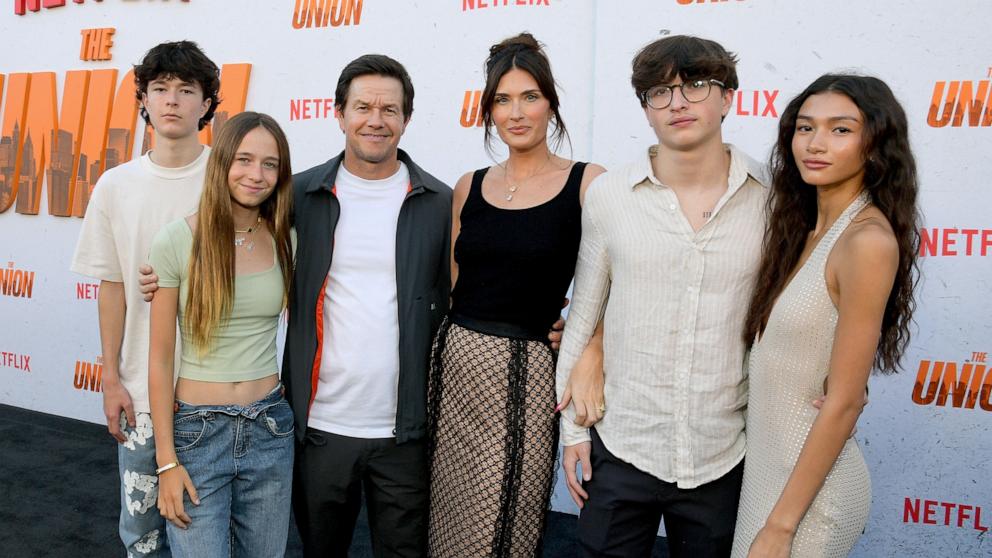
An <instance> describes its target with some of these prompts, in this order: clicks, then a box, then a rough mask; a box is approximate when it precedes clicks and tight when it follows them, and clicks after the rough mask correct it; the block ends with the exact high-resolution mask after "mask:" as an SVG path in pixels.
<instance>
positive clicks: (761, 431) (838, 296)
mask: <svg viewBox="0 0 992 558" xmlns="http://www.w3.org/2000/svg"><path fill="white" fill-rule="evenodd" d="M772 163H773V184H772V192H771V198H770V200H769V206H770V209H771V214H770V216H769V222H768V227H767V230H766V235H765V244H764V254H763V256H762V262H761V266H760V269H759V275H758V280H757V282H756V285H755V291H754V294H753V296H752V299H751V305H750V309H749V311H748V317H747V321H746V324H745V329H744V338H745V340H746V342H748V343H751V342H753V345H752V347H751V352H750V356H749V359H748V363H747V365H748V374H749V395H748V415H747V428H746V431H747V459H746V461H745V466H744V485H743V489H742V491H741V502H740V509H739V513H738V518H737V529H736V533H735V539H734V549H733V556H735V557H742V558H743V557H745V556H748V557H788V556H796V557H813V556H846V555H847V554H848V553H849V552H850V550H851V548H852V547H853V546H854V544H855V543H856V542H857V540H858V537H859V536H860V535H861V533H862V532H863V530H864V527H865V524H866V522H867V519H868V510H869V507H870V504H871V482H870V479H869V475H868V469H867V467H866V465H865V461H864V458H863V457H862V455H861V451H860V449H859V447H858V444H857V442H856V441H855V440H854V439H853V438H848V433H849V432H850V431H851V429H852V428H853V426H854V424H855V422H856V421H857V419H858V415H859V414H860V412H861V408H862V406H863V394H864V392H865V387H866V385H867V382H868V376H869V373H870V372H871V370H872V369H873V368H877V369H879V370H880V371H882V372H895V371H896V370H897V369H898V367H899V360H900V357H901V356H902V353H903V351H904V349H905V347H906V344H907V342H908V340H909V329H908V327H909V322H910V320H911V316H912V312H913V306H914V305H913V299H912V294H913V287H914V284H915V281H916V275H917V274H916V260H915V258H916V253H917V236H916V234H917V233H916V231H917V230H918V228H917V210H916V193H917V183H916V171H915V163H914V160H913V155H912V153H911V151H910V148H909V141H908V133H907V123H906V116H905V113H904V112H903V110H902V107H901V106H900V105H899V103H898V102H897V101H896V99H895V97H894V96H893V95H892V92H891V90H889V88H888V86H886V85H885V83H883V82H882V81H880V80H878V79H875V78H870V77H862V76H852V75H825V76H822V77H820V78H819V79H817V80H816V81H815V82H813V84H811V85H810V86H809V87H808V88H806V90H805V91H803V92H802V93H801V94H800V95H799V96H798V97H797V98H796V99H794V100H793V101H792V102H791V103H790V104H789V106H788V108H787V109H786V110H785V112H784V113H783V115H782V118H781V121H780V125H779V136H778V142H777V146H776V148H775V151H774V154H773V160H772ZM828 387H829V392H830V397H828V398H826V400H825V401H824V403H823V407H822V409H821V410H820V411H819V412H817V411H816V410H815V409H813V408H812V407H811V406H810V401H812V400H814V399H816V398H818V397H820V396H822V395H824V394H825V392H826V391H827V389H828Z"/></svg>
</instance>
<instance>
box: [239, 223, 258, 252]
mask: <svg viewBox="0 0 992 558" xmlns="http://www.w3.org/2000/svg"><path fill="white" fill-rule="evenodd" d="M261 222H262V216H261V215H259V216H258V219H256V220H255V224H254V225H252V226H250V227H248V228H247V229H238V228H235V229H234V235H235V236H234V245H235V246H236V247H239V248H240V247H244V249H245V250H247V251H249V252H251V251H252V250H254V249H255V240H254V239H249V238H248V237H249V235H251V233H253V232H255V229H257V228H258V224H259V223H261ZM239 234H243V235H245V236H240V237H239V236H237V235H239Z"/></svg>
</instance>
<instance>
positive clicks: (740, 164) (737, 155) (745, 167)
mask: <svg viewBox="0 0 992 558" xmlns="http://www.w3.org/2000/svg"><path fill="white" fill-rule="evenodd" d="M723 145H724V147H725V148H726V149H727V151H729V152H730V175H729V176H728V177H727V184H728V192H727V193H728V194H729V195H732V194H733V193H734V192H735V191H736V190H737V189H738V188H740V187H741V186H743V185H744V183H745V182H747V178H748V177H749V176H750V177H751V178H753V179H754V180H755V182H757V183H758V184H761V185H762V186H764V187H767V186H768V184H769V183H770V180H769V177H768V170H767V169H766V168H765V166H764V165H762V164H761V163H758V162H757V161H755V160H754V159H752V158H751V157H750V156H749V155H748V154H747V153H744V152H743V151H741V150H740V149H737V147H735V146H734V145H733V144H730V143H725V144H723ZM657 154H658V146H657V145H652V146H651V147H649V148H648V150H647V153H645V155H646V156H642V157H640V158H638V160H637V162H636V163H635V164H634V165H632V166H631V167H630V172H629V174H628V175H627V183H628V184H630V187H631V189H633V188H636V187H637V186H640V185H642V184H645V183H651V184H655V185H657V186H662V187H667V186H665V185H664V184H662V183H661V181H659V180H658V178H657V177H656V176H655V175H654V168H653V167H652V166H651V159H652V158H654V156H655V155H657Z"/></svg>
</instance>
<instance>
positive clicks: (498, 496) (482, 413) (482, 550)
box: [428, 321, 558, 558]
mask: <svg viewBox="0 0 992 558" xmlns="http://www.w3.org/2000/svg"><path fill="white" fill-rule="evenodd" d="M555 403H556V397H555V355H554V354H553V353H552V351H551V349H550V347H548V345H547V344H546V343H542V342H540V341H528V340H524V339H511V338H506V337H498V336H494V335H487V334H484V333H479V332H476V331H472V330H469V329H466V328H463V327H461V326H459V325H457V324H451V323H450V322H448V321H445V323H444V325H442V327H441V330H440V331H439V332H438V336H437V339H435V341H434V351H433V362H432V365H431V377H430V382H429V385H428V405H429V411H428V413H429V421H430V425H429V426H430V437H431V438H430V439H431V444H430V460H431V496H430V498H431V499H430V554H431V556H433V557H434V558H445V557H458V558H464V557H469V556H471V557H476V556H493V557H511V556H512V557H518V556H519V557H524V556H535V555H539V554H540V551H541V542H542V535H543V533H544V525H545V517H546V512H547V509H548V503H549V499H550V497H551V490H552V488H553V485H554V475H555V458H556V456H557V451H558V421H557V416H556V414H555V412H554V407H555Z"/></svg>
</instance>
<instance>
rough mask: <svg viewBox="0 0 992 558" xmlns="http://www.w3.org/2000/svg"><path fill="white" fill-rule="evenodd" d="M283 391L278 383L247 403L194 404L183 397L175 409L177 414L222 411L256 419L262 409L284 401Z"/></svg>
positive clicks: (234, 415)
mask: <svg viewBox="0 0 992 558" xmlns="http://www.w3.org/2000/svg"><path fill="white" fill-rule="evenodd" d="M283 392H284V389H283V386H282V384H281V383H280V384H277V385H276V387H274V388H272V391H270V392H269V393H267V394H266V395H265V397H263V398H261V399H259V400H258V401H254V402H252V403H249V404H247V405H193V404H192V403H187V402H185V401H183V400H181V399H176V405H175V407H174V409H173V410H174V412H175V414H176V415H180V414H190V413H200V412H207V413H222V414H225V415H230V416H232V417H236V416H243V417H246V418H248V419H252V420H254V419H255V417H257V416H258V415H259V413H261V412H262V411H264V410H266V409H268V408H269V407H272V406H273V405H278V404H279V403H281V402H282V401H284V398H283Z"/></svg>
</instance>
